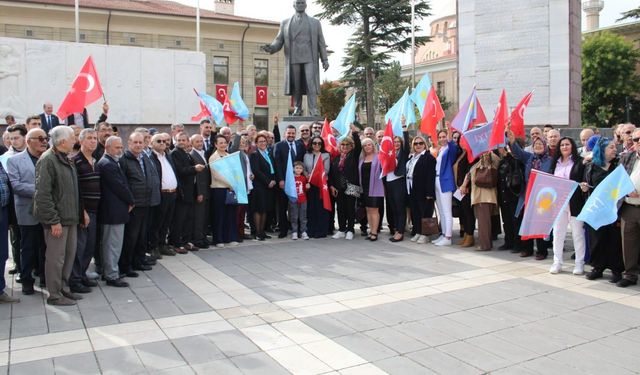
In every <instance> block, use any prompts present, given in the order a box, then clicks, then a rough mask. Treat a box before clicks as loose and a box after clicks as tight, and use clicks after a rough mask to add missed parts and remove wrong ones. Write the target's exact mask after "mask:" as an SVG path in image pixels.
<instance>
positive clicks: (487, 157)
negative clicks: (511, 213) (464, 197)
mask: <svg viewBox="0 0 640 375" xmlns="http://www.w3.org/2000/svg"><path fill="white" fill-rule="evenodd" d="M499 164H500V157H499V156H497V155H496V154H494V153H493V152H489V153H486V154H484V155H483V156H482V158H481V159H480V161H479V162H477V163H476V164H475V165H474V166H473V167H471V171H470V172H469V173H470V174H471V176H470V177H471V205H472V206H473V205H475V204H478V203H493V204H496V205H497V204H498V188H497V187H494V188H491V189H487V188H481V187H478V186H476V185H475V184H474V182H473V181H475V179H476V171H477V170H478V169H479V168H487V167H491V168H495V169H498V165H499Z"/></svg>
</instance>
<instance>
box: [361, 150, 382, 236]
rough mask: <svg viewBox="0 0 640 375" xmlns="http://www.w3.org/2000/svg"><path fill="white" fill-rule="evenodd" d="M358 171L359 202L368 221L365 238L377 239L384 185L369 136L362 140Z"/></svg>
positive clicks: (376, 152) (378, 162)
mask: <svg viewBox="0 0 640 375" xmlns="http://www.w3.org/2000/svg"><path fill="white" fill-rule="evenodd" d="M358 171H359V175H360V186H361V187H362V197H361V202H362V203H363V204H364V207H365V209H366V211H367V222H368V223H369V237H367V239H368V240H370V241H377V240H378V230H379V229H380V211H379V209H378V207H380V206H381V205H382V204H383V201H384V186H383V184H382V179H381V178H380V174H381V173H382V168H381V166H380V160H379V159H378V147H377V146H376V144H375V143H374V142H373V140H371V139H370V138H365V139H363V140H362V152H361V154H360V163H359V164H358Z"/></svg>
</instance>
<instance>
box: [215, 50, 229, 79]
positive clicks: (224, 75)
mask: <svg viewBox="0 0 640 375" xmlns="http://www.w3.org/2000/svg"><path fill="white" fill-rule="evenodd" d="M213 83H216V84H219V85H227V84H229V58H228V57H221V56H214V57H213Z"/></svg>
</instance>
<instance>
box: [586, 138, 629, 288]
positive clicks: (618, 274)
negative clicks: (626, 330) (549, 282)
mask: <svg viewBox="0 0 640 375" xmlns="http://www.w3.org/2000/svg"><path fill="white" fill-rule="evenodd" d="M592 155H593V157H592V162H591V163H588V164H587V165H586V166H585V171H584V182H582V183H580V189H582V191H583V192H585V193H587V192H589V191H590V190H591V189H595V188H596V186H598V185H599V184H600V183H601V182H602V181H603V180H604V179H605V178H606V177H607V176H609V174H611V172H613V170H615V169H616V167H617V166H618V162H619V160H618V158H617V149H616V143H615V142H612V141H611V140H610V139H608V138H604V137H601V138H600V139H598V142H597V143H596V145H595V147H593V150H592ZM587 234H588V236H589V255H590V264H591V266H592V267H593V269H592V270H591V272H589V273H588V274H587V279H589V280H596V279H599V278H601V277H602V274H603V272H604V270H605V269H607V268H608V269H610V270H611V280H610V282H612V283H617V282H618V281H620V280H621V279H622V271H624V261H623V259H622V234H621V232H620V219H619V218H618V220H616V221H614V222H613V223H611V224H608V225H603V226H601V227H600V228H598V229H594V228H593V227H591V226H590V225H588V224H587Z"/></svg>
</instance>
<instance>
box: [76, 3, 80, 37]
mask: <svg viewBox="0 0 640 375" xmlns="http://www.w3.org/2000/svg"><path fill="white" fill-rule="evenodd" d="M79 2H80V0H76V2H75V20H76V43H80V5H79V4H78V3H79Z"/></svg>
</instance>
